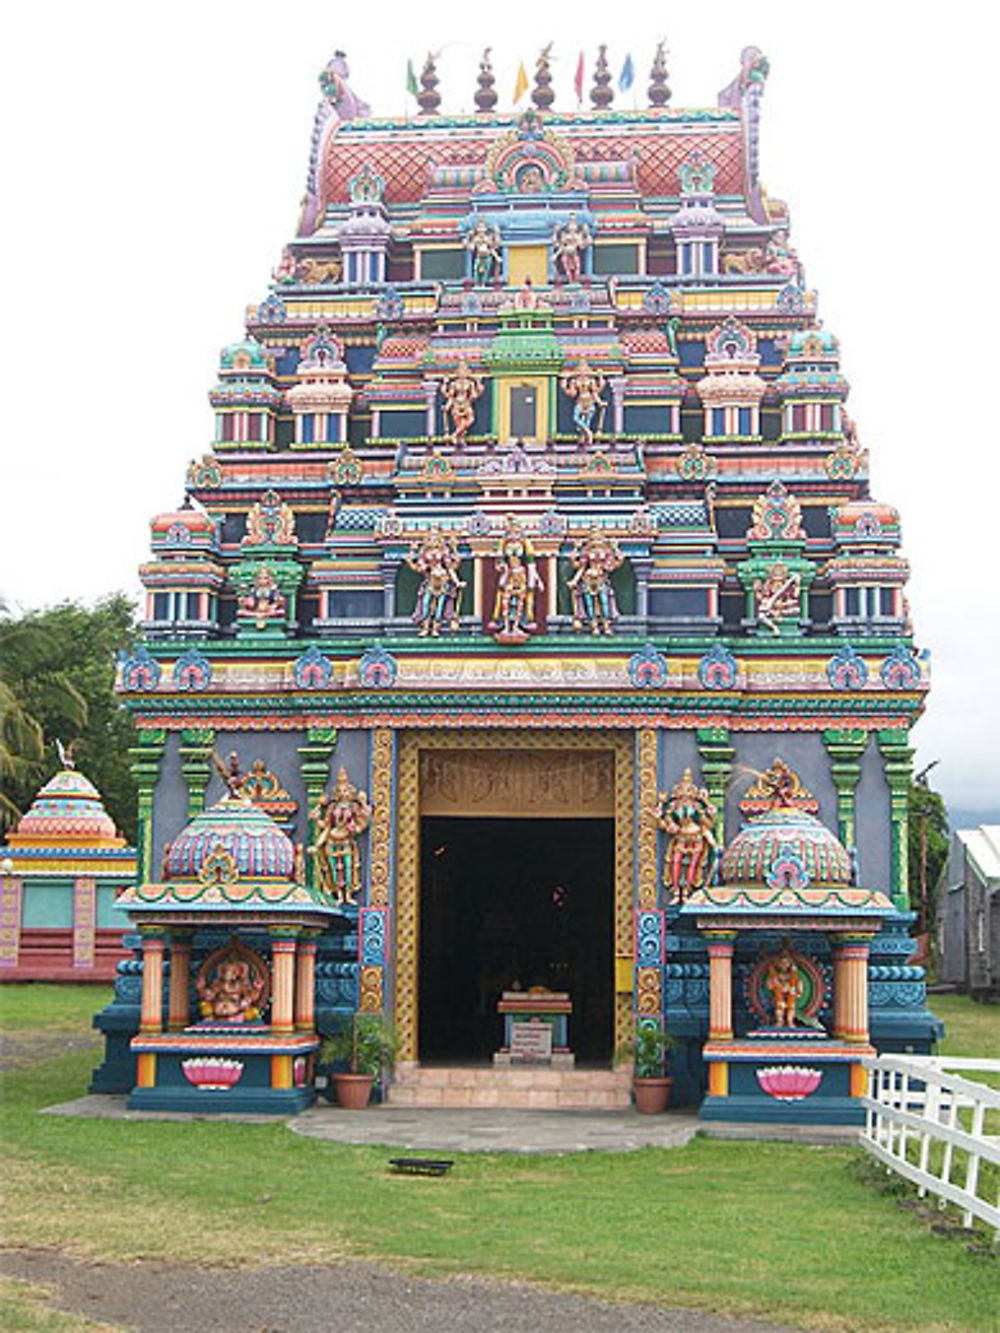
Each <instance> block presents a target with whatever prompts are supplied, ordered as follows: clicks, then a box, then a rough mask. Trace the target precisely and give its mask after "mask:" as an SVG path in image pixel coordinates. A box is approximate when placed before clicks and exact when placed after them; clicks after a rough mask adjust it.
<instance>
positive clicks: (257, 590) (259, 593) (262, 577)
mask: <svg viewBox="0 0 1000 1333" xmlns="http://www.w3.org/2000/svg"><path fill="white" fill-rule="evenodd" d="M286 606H287V603H286V601H285V595H284V593H283V592H282V591H281V589H280V588H279V587H278V581H277V579H276V578H275V577H274V575H273V574H272V573H271V571H270V569H269V568H268V567H267V565H261V566H260V568H259V569H258V570H257V573H256V575H255V577H254V581H253V587H252V588H249V589H248V590H247V591H246V592H245V593H244V594H243V596H242V597H240V599H239V611H238V615H239V616H240V618H242V619H250V620H253V622H254V624H255V625H256V627H257V629H264V628H265V627H266V625H267V622H268V621H269V620H279V619H281V618H282V617H283V616H284V614H285V608H286Z"/></svg>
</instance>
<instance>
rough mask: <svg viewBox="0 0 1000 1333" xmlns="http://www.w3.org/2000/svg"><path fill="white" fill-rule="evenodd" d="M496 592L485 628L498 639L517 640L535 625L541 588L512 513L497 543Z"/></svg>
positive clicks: (528, 545) (530, 547)
mask: <svg viewBox="0 0 1000 1333" xmlns="http://www.w3.org/2000/svg"><path fill="white" fill-rule="evenodd" d="M496 571H497V592H496V598H495V600H494V604H493V619H492V620H491V621H490V622H489V626H488V628H489V629H490V630H491V631H492V632H493V633H494V634H495V635H496V637H497V638H498V639H499V640H501V641H504V640H507V641H521V640H523V639H525V638H527V636H528V635H529V634H531V633H532V632H533V631H534V630H535V629H537V623H536V621H535V596H536V594H537V593H540V592H542V591H543V585H542V579H541V575H540V574H539V573H538V569H537V567H536V564H535V548H534V546H533V544H532V542H531V539H530V538H529V537H527V536H526V535H525V533H524V532H523V531H522V529H521V525H520V523H518V521H517V519H516V518H515V517H514V516H513V514H510V515H508V517H507V527H506V529H505V531H504V534H503V536H502V537H501V538H500V541H499V543H498V545H497V552H496Z"/></svg>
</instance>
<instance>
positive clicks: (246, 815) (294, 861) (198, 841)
mask: <svg viewBox="0 0 1000 1333" xmlns="http://www.w3.org/2000/svg"><path fill="white" fill-rule="evenodd" d="M119 901H120V903H121V904H122V905H123V906H125V907H127V908H128V910H129V911H131V912H135V911H136V910H139V911H143V910H146V911H149V912H153V911H164V912H165V913H166V914H169V915H175V914H176V912H177V911H178V910H183V909H185V908H193V909H197V910H199V911H201V910H203V909H206V908H207V909H209V910H210V911H212V912H213V913H223V912H227V911H228V912H232V911H236V912H254V913H259V912H261V911H271V910H275V909H278V910H280V911H283V912H287V911H288V910H293V911H294V910H296V909H297V910H300V911H301V910H303V909H305V910H308V911H311V912H315V911H316V910H321V911H322V910H330V909H327V908H326V904H325V902H324V900H323V899H322V898H321V897H320V895H319V894H314V893H313V892H312V891H311V890H310V889H309V888H307V887H306V885H305V884H304V883H303V882H302V876H301V873H300V858H299V856H298V855H297V852H296V848H295V846H294V844H293V843H292V841H291V839H290V838H289V837H288V836H287V834H285V833H284V832H282V830H281V829H280V828H279V827H278V825H277V824H276V823H275V822H274V820H273V819H272V818H271V816H270V815H269V814H267V813H266V812H265V811H264V810H261V809H260V808H259V807H258V806H256V805H254V804H253V802H252V801H250V800H246V799H243V798H242V797H239V796H232V795H229V796H226V797H224V798H223V799H222V800H221V801H218V802H216V804H215V805H213V806H211V807H210V808H209V809H207V810H204V811H202V813H201V814H199V815H196V816H195V817H194V819H192V820H191V822H190V823H189V824H188V825H187V826H186V827H185V828H184V829H182V830H181V832H180V833H179V834H178V835H177V837H176V838H175V839H174V840H173V842H171V843H169V844H168V845H167V847H166V848H165V850H164V857H163V873H162V882H153V883H147V884H140V885H139V886H138V888H136V889H134V890H130V891H129V892H127V893H125V894H123V895H122V897H121V899H120V900H119Z"/></svg>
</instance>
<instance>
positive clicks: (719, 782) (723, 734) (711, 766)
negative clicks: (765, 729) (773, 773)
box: [695, 727, 736, 847]
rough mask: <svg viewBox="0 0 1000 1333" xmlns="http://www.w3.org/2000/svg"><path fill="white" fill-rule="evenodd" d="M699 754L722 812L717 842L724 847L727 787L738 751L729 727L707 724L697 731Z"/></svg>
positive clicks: (704, 777) (703, 772)
mask: <svg viewBox="0 0 1000 1333" xmlns="http://www.w3.org/2000/svg"><path fill="white" fill-rule="evenodd" d="M695 740H696V741H697V743H698V753H699V755H700V756H701V776H702V781H703V782H704V784H705V786H706V787H707V788H708V794H709V796H710V797H711V798H712V803H713V805H714V806H715V808H716V810H717V811H718V813H717V815H716V817H715V841H716V843H717V844H718V846H719V847H722V845H723V844H724V842H725V841H726V786H727V784H728V782H729V778H730V776H731V774H732V771H733V759H734V757H735V755H736V751H735V750H734V749H733V747H732V746H731V745H730V744H729V731H728V729H727V728H726V727H704V728H700V729H699V730H698V731H697V732H695Z"/></svg>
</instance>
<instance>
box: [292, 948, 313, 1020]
mask: <svg viewBox="0 0 1000 1333" xmlns="http://www.w3.org/2000/svg"><path fill="white" fill-rule="evenodd" d="M315 1025H316V937H315V935H313V934H312V933H307V934H305V935H303V936H302V938H301V939H300V940H299V958H298V967H297V971H296V983H295V1029H296V1031H297V1032H312V1030H313V1028H314V1027H315Z"/></svg>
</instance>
